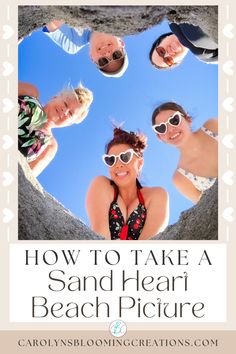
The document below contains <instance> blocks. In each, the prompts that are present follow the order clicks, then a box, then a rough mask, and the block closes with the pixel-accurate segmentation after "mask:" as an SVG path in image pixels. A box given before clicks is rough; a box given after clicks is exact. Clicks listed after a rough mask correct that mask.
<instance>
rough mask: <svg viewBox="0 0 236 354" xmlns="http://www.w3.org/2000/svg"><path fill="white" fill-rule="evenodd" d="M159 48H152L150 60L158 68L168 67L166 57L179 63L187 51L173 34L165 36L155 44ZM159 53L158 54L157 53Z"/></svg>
mask: <svg viewBox="0 0 236 354" xmlns="http://www.w3.org/2000/svg"><path fill="white" fill-rule="evenodd" d="M157 48H158V49H159V50H158V51H157V50H156V49H154V50H153V53H152V58H151V59H152V62H153V64H155V65H156V66H157V67H159V68H168V67H169V66H171V65H168V64H167V63H168V62H169V60H168V59H171V61H173V63H174V64H178V63H180V62H181V61H182V60H183V58H184V57H185V55H186V54H187V52H188V48H186V47H184V46H183V45H182V44H181V43H180V41H179V40H178V38H177V37H176V35H175V34H172V35H170V36H167V37H165V38H163V39H162V41H161V42H160V43H159V45H158V46H157ZM158 53H159V54H158Z"/></svg>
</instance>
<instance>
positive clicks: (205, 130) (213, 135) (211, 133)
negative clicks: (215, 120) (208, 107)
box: [201, 126, 218, 140]
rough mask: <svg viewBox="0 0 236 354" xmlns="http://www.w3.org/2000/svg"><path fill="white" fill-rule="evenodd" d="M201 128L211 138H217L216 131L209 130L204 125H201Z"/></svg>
mask: <svg viewBox="0 0 236 354" xmlns="http://www.w3.org/2000/svg"><path fill="white" fill-rule="evenodd" d="M201 130H202V131H203V132H204V133H205V134H207V135H209V136H210V137H211V138H213V139H215V140H218V134H217V133H214V132H213V131H211V130H210V129H208V128H206V127H204V126H202V127H201Z"/></svg>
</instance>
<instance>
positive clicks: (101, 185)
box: [86, 176, 113, 240]
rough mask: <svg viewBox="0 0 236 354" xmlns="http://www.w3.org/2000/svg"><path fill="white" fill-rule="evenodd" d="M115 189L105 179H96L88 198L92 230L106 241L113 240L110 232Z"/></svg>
mask: <svg viewBox="0 0 236 354" xmlns="http://www.w3.org/2000/svg"><path fill="white" fill-rule="evenodd" d="M112 190H113V188H112V187H111V185H110V181H109V180H108V179H107V178H106V177H104V176H99V177H96V178H95V179H94V180H93V181H92V183H91V184H90V186H89V189H88V192H87V197H86V210H87V214H88V217H89V221H90V227H91V229H92V230H93V231H94V232H96V233H97V234H99V235H102V236H103V237H105V238H106V239H108V240H110V239H111V234H110V230H109V216H108V213H109V208H110V204H111V193H112Z"/></svg>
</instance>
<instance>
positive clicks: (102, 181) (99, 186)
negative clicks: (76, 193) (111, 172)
mask: <svg viewBox="0 0 236 354" xmlns="http://www.w3.org/2000/svg"><path fill="white" fill-rule="evenodd" d="M89 190H90V191H92V192H95V193H96V194H99V195H100V196H103V197H104V196H105V195H109V196H110V195H111V196H113V192H114V188H113V186H112V185H111V181H110V180H109V178H107V177H105V176H97V177H95V178H94V179H93V180H92V182H91V183H90V186H89Z"/></svg>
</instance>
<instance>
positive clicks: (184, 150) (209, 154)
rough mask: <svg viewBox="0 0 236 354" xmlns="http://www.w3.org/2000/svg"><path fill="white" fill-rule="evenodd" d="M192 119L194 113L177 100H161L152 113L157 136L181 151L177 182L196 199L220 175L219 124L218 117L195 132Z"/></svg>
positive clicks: (179, 187)
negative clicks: (191, 113) (192, 128)
mask: <svg viewBox="0 0 236 354" xmlns="http://www.w3.org/2000/svg"><path fill="white" fill-rule="evenodd" d="M191 123H192V119H191V117H190V116H189V115H188V114H187V113H186V112H185V111H184V109H183V108H182V107H181V106H180V105H178V104H176V103H174V102H166V103H163V104H161V105H160V106H158V107H157V108H156V109H155V110H154V112H153V114H152V128H153V130H154V132H155V133H156V135H157V138H158V139H159V140H161V141H162V142H164V143H167V144H170V145H173V146H175V147H177V148H178V149H179V151H180V157H179V162H178V166H177V169H176V170H175V172H174V175H173V183H174V184H175V186H176V187H177V189H178V190H179V191H180V192H181V193H182V194H183V195H184V196H186V197H187V198H189V199H191V200H192V201H193V202H194V203H196V202H198V201H199V199H200V197H201V195H202V193H203V192H204V191H205V190H207V189H208V188H210V187H211V186H212V185H213V184H214V182H215V180H216V178H217V175H218V144H217V136H218V125H217V119H211V120H208V121H207V122H206V123H205V124H204V125H203V126H202V127H201V128H200V129H199V130H197V131H195V132H193V131H192V130H191Z"/></svg>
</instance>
